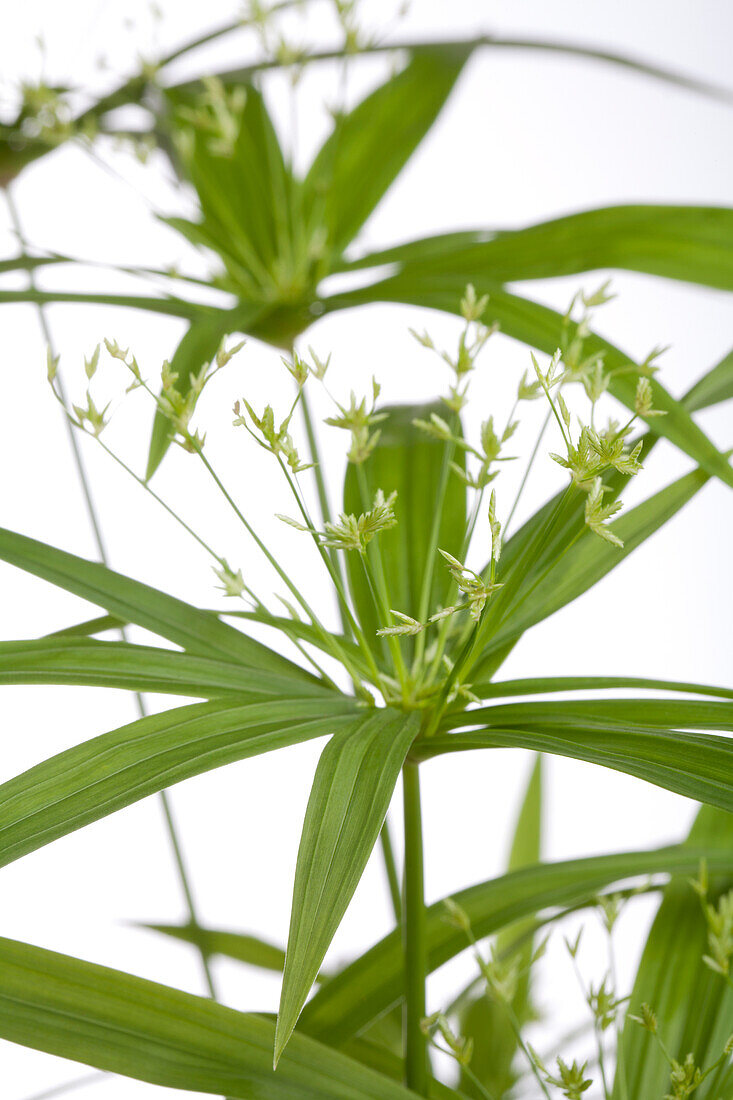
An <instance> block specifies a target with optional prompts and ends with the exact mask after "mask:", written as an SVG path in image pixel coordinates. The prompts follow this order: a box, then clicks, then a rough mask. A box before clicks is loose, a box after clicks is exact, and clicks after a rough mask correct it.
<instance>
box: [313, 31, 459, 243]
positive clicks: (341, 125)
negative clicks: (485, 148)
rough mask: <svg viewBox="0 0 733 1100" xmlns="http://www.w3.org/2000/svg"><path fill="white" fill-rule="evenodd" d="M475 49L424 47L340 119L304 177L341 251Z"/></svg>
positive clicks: (396, 172) (426, 127)
mask: <svg viewBox="0 0 733 1100" xmlns="http://www.w3.org/2000/svg"><path fill="white" fill-rule="evenodd" d="M470 52H471V50H470V46H469V47H465V46H457V47H455V48H454V49H451V50H447V49H436V50H431V49H429V48H428V49H423V50H420V52H419V53H416V54H415V55H414V56H413V57H412V58H411V59H410V61H409V62H408V64H407V66H406V67H405V68H404V69H403V70H402V71H401V72H399V73H398V74H397V75H396V76H393V77H391V79H390V80H388V81H387V82H386V83H385V84H383V85H381V86H380V87H379V88H377V90H376V91H374V92H372V93H371V94H370V95H368V96H367V97H366V99H364V100H362V102H361V103H359V104H358V105H357V106H356V107H355V108H354V109H353V111H351V112H350V113H349V114H347V115H346V116H345V118H343V119H341V120H340V121H339V122H338V123H337V125H336V128H335V129H334V132H333V134H332V135H331V137H329V138H328V140H327V141H326V143H325V145H324V146H323V148H322V149H321V150H320V152H319V153H318V155H317V156H316V159H315V161H314V162H313V165H312V167H311V168H310V170H309V172H308V175H307V177H306V180H305V190H306V194H309V195H310V196H311V201H312V202H313V203H314V204H316V205H320V206H321V208H322V211H323V215H322V216H324V217H325V220H326V225H327V227H328V234H329V244H330V245H331V248H332V250H333V251H334V253H336V254H337V255H338V253H339V252H340V251H341V250H342V249H343V248H344V247H345V245H347V244H348V242H349V241H350V240H351V239H352V237H354V236H355V234H356V233H357V232H358V230H359V229H360V228H361V226H362V225H363V224H364V222H365V221H366V220H367V218H368V217H369V215H370V214H371V212H372V211H373V210H374V208H375V207H376V206H377V204H378V203H379V201H380V199H381V198H382V197H383V196H384V194H385V193H386V191H387V190H388V189H389V187H390V185H391V184H392V183H393V181H394V180H395V178H396V177H397V176H398V175H399V173H400V171H401V170H402V168H403V167H404V166H405V164H406V163H407V161H408V160H409V159H410V157H411V156H412V154H413V153H414V151H415V149H416V148H417V146H418V145H419V144H420V142H421V141H422V139H423V138H424V137H425V135H426V134H427V132H428V130H429V129H430V127H431V126H432V125H433V123H434V122H435V119H436V118H437V116H438V114H439V113H440V111H441V109H442V107H443V105H444V104H445V101H446V100H447V98H448V96H449V95H450V92H451V90H452V88H453V85H454V84H455V82H456V80H457V78H458V76H459V74H460V72H461V69H462V68H463V65H464V64H465V61H466V58H467V57H468V56H469V54H470Z"/></svg>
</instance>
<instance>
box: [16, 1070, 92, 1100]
mask: <svg viewBox="0 0 733 1100" xmlns="http://www.w3.org/2000/svg"><path fill="white" fill-rule="evenodd" d="M107 1076H108V1074H107V1073H104V1072H103V1071H102V1072H101V1073H86V1074H85V1075H84V1076H83V1077H75V1078H74V1080H73V1081H65V1082H64V1084H63V1085H54V1086H53V1087H52V1088H50V1089H44V1090H43V1092H34V1094H33V1096H27V1097H26V1098H25V1100H56V1097H57V1096H65V1095H66V1094H67V1093H69V1092H74V1091H75V1090H76V1089H81V1088H84V1086H85V1085H97V1084H99V1082H100V1081H102V1080H104V1078H105V1077H107Z"/></svg>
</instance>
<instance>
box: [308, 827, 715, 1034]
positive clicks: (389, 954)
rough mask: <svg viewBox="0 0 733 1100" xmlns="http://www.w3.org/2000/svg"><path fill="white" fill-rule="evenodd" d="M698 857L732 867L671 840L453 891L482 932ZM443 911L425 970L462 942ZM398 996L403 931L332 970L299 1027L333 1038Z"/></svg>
mask: <svg viewBox="0 0 733 1100" xmlns="http://www.w3.org/2000/svg"><path fill="white" fill-rule="evenodd" d="M702 857H705V858H707V860H708V865H709V867H710V870H711V873H713V872H716V871H721V870H723V871H727V870H731V869H733V851H730V850H729V851H721V850H719V849H712V850H711V849H708V848H706V847H704V846H703V847H698V848H692V847H690V848H685V847H684V846H676V847H673V848H662V849H659V850H657V851H653V852H625V853H621V854H618V855H609V856H595V857H591V858H587V859H579V860H568V861H564V862H562V863H542V864H538V865H535V866H532V867H529V868H526V869H524V870H520V871H514V872H512V873H511V874H508V875H502V876H501V877H500V878H497V879H490V880H488V881H487V882H482V883H479V884H477V885H476V886H472V887H469V888H468V889H466V890H462V891H459V892H458V893H456V894H454V895H453V898H454V900H455V901H456V902H457V903H458V904H459V905H460V906H461V907H462V908H463V909H464V910H465V911H466V913H467V914H468V917H469V919H470V921H471V926H472V929H473V932H474V935H475V936H476V938H477V939H481V938H483V937H484V936H487V935H491V934H492V933H493V932H497V931H498V930H499V929H500V928H503V927H506V926H507V925H509V924H512V923H513V922H515V921H517V920H521V919H522V918H523V917H526V916H529V915H531V914H532V913H536V912H540V911H542V910H544V909H549V908H554V907H556V906H561V907H563V908H565V907H568V908H570V907H575V906H579V905H581V904H585V903H587V902H589V901H590V900H591V898H594V897H595V895H596V893H597V892H598V890H600V889H603V888H605V887H609V886H612V885H613V884H615V883H618V882H621V881H623V880H626V879H631V878H633V877H635V876H638V875H649V874H665V873H674V874H695V873H696V871H697V869H698V865H699V861H700V859H701V858H702ZM444 918H445V908H444V903H443V902H442V901H440V902H436V903H435V904H434V905H431V906H429V907H428V910H427V915H426V922H427V943H428V970H429V972H432V971H433V970H435V969H437V968H438V967H439V966H442V965H443V963H445V962H447V961H448V960H449V959H451V958H453V957H454V956H455V955H457V954H460V952H461V951H463V950H465V948H466V944H467V941H466V937H465V934H464V933H463V932H461V931H460V930H458V929H456V928H454V927H452V926H451V925H450V924H449V923H448V922H446V920H445V919H444ZM402 995H403V980H402V954H401V937H400V933H399V931H397V932H392V933H390V935H388V936H386V937H385V938H384V939H382V940H380V941H379V942H378V943H377V944H375V945H374V946H373V947H372V948H370V949H369V951H367V952H366V953H365V954H364V955H362V956H361V957H360V958H359V959H357V960H355V962H353V963H351V964H350V965H349V966H347V967H346V968H345V969H344V970H343V971H341V972H340V973H339V974H337V975H335V976H334V977H333V978H332V979H331V981H330V982H328V984H327V985H326V986H324V988H323V989H322V990H320V991H319V992H318V993H317V994H316V995H315V997H313V999H312V1000H311V1001H310V1002H309V1003H308V1004H307V1005H306V1007H305V1009H304V1011H303V1014H302V1016H301V1022H300V1028H301V1029H302V1030H303V1031H305V1032H306V1033H307V1034H310V1035H313V1036H314V1037H315V1038H318V1037H320V1038H322V1039H323V1040H324V1041H326V1042H329V1043H333V1044H334V1045H338V1044H340V1043H341V1042H345V1041H346V1040H347V1039H348V1038H350V1037H351V1036H352V1035H355V1034H357V1033H358V1032H360V1031H361V1030H362V1028H364V1027H365V1026H366V1025H367V1024H369V1023H370V1021H371V1020H373V1019H375V1018H376V1017H378V1016H380V1015H381V1014H382V1013H383V1012H385V1011H386V1010H387V1009H389V1008H390V1007H392V1005H394V1004H397V1003H399V1001H400V999H401V997H402Z"/></svg>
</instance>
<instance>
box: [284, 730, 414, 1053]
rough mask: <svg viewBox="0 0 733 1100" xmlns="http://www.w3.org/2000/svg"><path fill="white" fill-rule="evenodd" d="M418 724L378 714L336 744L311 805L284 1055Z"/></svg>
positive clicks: (290, 957) (297, 898) (293, 934)
mask: <svg viewBox="0 0 733 1100" xmlns="http://www.w3.org/2000/svg"><path fill="white" fill-rule="evenodd" d="M418 728H419V717H418V716H417V715H415V714H412V715H407V716H405V715H402V714H400V713H399V712H396V711H391V712H390V711H389V710H385V711H381V712H377V714H375V715H373V716H370V717H367V718H365V719H364V720H363V721H362V723H361V724H359V725H358V726H357V727H356V728H355V729H352V730H346V731H344V732H343V733H341V734H337V735H336V736H335V737H333V738H332V739H331V741H330V742H329V743H328V745H327V746H326V748H325V749H324V751H323V754H322V756H321V760H320V761H319V764H318V768H317V770H316V776H315V779H314V781H313V788H312V791H311V795H310V798H309V800H308V808H307V810H306V816H305V821H304V823H303V833H302V837H301V842H300V848H299V850H298V861H297V867H296V872H295V884H294V887H293V906H292V914H291V920H290V931H289V934H288V948H287V956H286V962H285V973H284V975H283V987H282V994H281V998H280V1010H279V1013H278V1024H277V1033H276V1040H275V1064H276V1065H277V1061H278V1058H279V1057H280V1055H281V1054H282V1051H283V1050H284V1049H285V1045H286V1043H287V1042H288V1040H289V1038H290V1036H291V1034H292V1032H293V1029H294V1027H295V1024H296V1021H297V1019H298V1016H299V1014H300V1011H301V1009H302V1007H303V1005H304V1003H305V1000H306V997H307V996H308V993H309V991H310V988H311V986H312V985H313V982H314V981H315V978H316V975H317V974H318V971H319V969H320V966H321V963H322V962H323V959H324V957H325V954H326V951H327V949H328V946H329V944H330V942H331V939H332V938H333V935H334V932H335V931H336V929H337V928H338V926H339V924H340V922H341V917H342V916H343V914H344V912H345V911H346V908H347V906H348V904H349V902H350V900H351V897H352V895H353V893H354V890H355V889H356V887H357V885H358V882H359V879H360V878H361V875H362V872H363V870H364V868H365V866H366V863H367V860H368V859H369V856H370V854H371V851H372V848H373V847H374V845H375V843H376V841H377V838H378V836H379V832H380V829H381V828H382V824H383V823H384V818H385V816H386V813H387V809H388V807H389V803H390V799H391V797H392V792H393V790H394V787H395V784H396V782H397V778H398V776H399V773H400V771H401V768H402V765H403V763H404V761H405V757H406V756H407V753H408V751H409V749H410V746H411V744H412V742H413V740H414V738H415V736H416V734H417V731H418Z"/></svg>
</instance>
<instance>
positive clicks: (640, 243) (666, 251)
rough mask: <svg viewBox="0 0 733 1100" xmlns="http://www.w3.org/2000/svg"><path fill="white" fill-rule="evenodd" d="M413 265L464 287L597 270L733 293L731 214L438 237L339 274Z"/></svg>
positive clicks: (610, 217)
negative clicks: (456, 280) (458, 281)
mask: <svg viewBox="0 0 733 1100" xmlns="http://www.w3.org/2000/svg"><path fill="white" fill-rule="evenodd" d="M416 261H419V263H420V267H421V273H422V274H423V275H424V276H425V277H431V276H433V277H434V276H436V275H439V276H442V277H444V276H446V275H448V274H451V273H455V274H456V275H457V276H460V278H461V279H462V280H463V283H464V285H465V284H466V283H468V282H476V281H479V280H489V281H491V282H494V283H510V282H521V281H524V280H529V279H550V278H557V277H562V276H566V275H574V274H578V273H580V272H585V271H595V270H600V269H604V270H605V269H623V270H626V271H640V272H644V273H645V274H649V275H657V276H661V277H664V278H668V279H678V280H682V281H685V282H690V283H699V284H702V285H703V286H710V287H716V288H719V289H722V290H733V210H731V209H730V208H728V207H723V206H679V205H627V206H610V207H601V208H598V209H592V210H584V211H582V212H580V213H578V214H570V215H568V216H565V217H561V218H553V219H551V220H550V221H544V222H540V223H538V224H535V225H530V226H527V227H526V228H522V229H518V230H499V231H497V232H487V231H485V230H474V231H472V232H471V231H469V232H465V231H464V232H463V233H461V234H441V235H439V236H437V237H433V238H427V239H424V240H416V241H410V242H407V243H405V244H403V245H401V246H400V245H398V246H396V247H394V248H389V249H386V250H384V251H381V252H377V253H373V254H372V255H368V256H364V257H361V258H360V259H358V260H357V261H355V262H354V263H351V264H344V265H343V269H344V270H352V269H363V268H366V267H369V266H377V265H381V264H386V263H390V264H400V265H403V267H404V266H407V265H411V264H414V263H415V262H416Z"/></svg>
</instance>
